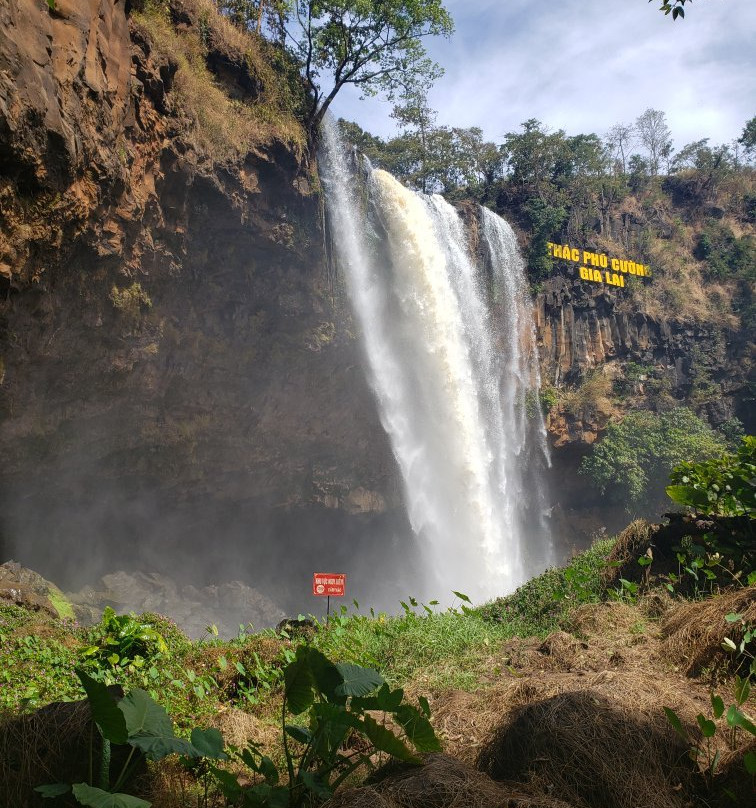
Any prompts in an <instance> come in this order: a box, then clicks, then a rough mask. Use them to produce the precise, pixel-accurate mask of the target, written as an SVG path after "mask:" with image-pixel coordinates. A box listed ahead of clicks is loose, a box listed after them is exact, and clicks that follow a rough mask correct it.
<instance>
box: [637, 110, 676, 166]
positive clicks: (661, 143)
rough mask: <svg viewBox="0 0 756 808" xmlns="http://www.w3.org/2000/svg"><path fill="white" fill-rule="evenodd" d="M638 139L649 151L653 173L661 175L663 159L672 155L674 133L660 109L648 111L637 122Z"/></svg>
mask: <svg viewBox="0 0 756 808" xmlns="http://www.w3.org/2000/svg"><path fill="white" fill-rule="evenodd" d="M635 130H636V132H637V133H638V139H639V140H640V142H641V144H642V145H643V146H644V147H645V149H646V151H648V157H649V166H650V169H651V173H652V174H653V175H656V174H658V173H659V163H660V162H661V159H662V158H663V157H669V156H670V155H671V153H672V137H671V135H672V132H671V131H670V129H669V127H668V126H667V119H666V116H665V115H664V113H663V112H661V111H660V110H658V109H651V108H649V109H647V110H646V111H645V112H644V113H643V114H642V115H641V116H640V117H639V118H638V120H637V121H636V122H635Z"/></svg>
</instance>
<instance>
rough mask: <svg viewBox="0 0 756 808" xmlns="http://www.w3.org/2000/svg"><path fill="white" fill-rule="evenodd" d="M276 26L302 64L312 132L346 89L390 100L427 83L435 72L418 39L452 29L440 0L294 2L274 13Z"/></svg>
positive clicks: (309, 126) (301, 0)
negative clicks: (348, 86)
mask: <svg viewBox="0 0 756 808" xmlns="http://www.w3.org/2000/svg"><path fill="white" fill-rule="evenodd" d="M279 24H280V28H281V31H282V34H283V35H284V36H285V39H286V41H287V43H288V44H289V45H290V47H292V49H293V50H294V53H295V54H296V56H297V58H298V59H299V61H300V63H301V64H302V66H303V72H304V79H305V82H306V83H307V86H308V89H309V91H310V93H311V103H310V109H309V111H308V112H307V115H306V125H307V128H308V130H309V131H310V132H311V133H312V134H313V135H314V134H315V133H316V132H317V129H318V127H319V125H320V121H321V120H322V118H323V116H324V115H325V113H326V111H327V110H328V107H329V106H330V104H331V102H332V101H333V99H334V98H335V97H336V95H337V94H338V92H339V90H341V88H342V87H343V86H344V85H346V84H354V85H356V86H357V87H359V88H360V90H361V91H362V92H363V93H365V94H367V95H375V94H376V93H379V92H381V93H385V94H387V95H388V96H389V97H393V96H394V94H396V93H397V92H402V91H404V92H407V91H408V90H411V89H412V88H415V87H418V86H423V85H424V84H426V83H427V82H428V81H429V80H432V79H433V77H435V76H437V75H438V74H439V69H438V66H437V65H435V64H434V63H433V62H432V61H431V60H430V59H428V58H427V56H426V53H425V50H424V48H423V46H422V42H421V40H422V39H423V38H424V37H427V36H439V35H441V36H449V35H450V34H451V33H452V31H453V30H454V24H453V22H452V20H451V17H450V16H449V14H448V13H447V11H446V10H445V9H444V7H443V5H442V4H441V1H440V0H397V1H395V2H391V3H374V2H368V1H367V0H293V2H292V3H291V4H290V8H282V9H281V12H280V16H279ZM324 76H328V77H329V79H328V80H329V86H326V87H324V85H323V77H324Z"/></svg>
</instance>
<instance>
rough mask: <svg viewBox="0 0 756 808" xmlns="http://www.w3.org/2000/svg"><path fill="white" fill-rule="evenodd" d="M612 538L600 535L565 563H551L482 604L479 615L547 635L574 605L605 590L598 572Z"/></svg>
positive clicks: (589, 600) (520, 630) (516, 629)
mask: <svg viewBox="0 0 756 808" xmlns="http://www.w3.org/2000/svg"><path fill="white" fill-rule="evenodd" d="M614 542H615V539H614V538H606V539H599V540H598V541H596V542H595V543H594V544H593V546H592V547H590V548H589V549H588V550H586V551H585V552H583V553H580V554H579V555H576V556H575V557H574V558H573V559H572V560H571V561H570V562H569V563H568V564H567V565H566V566H564V567H559V568H556V567H552V568H551V569H548V570H546V572H544V573H543V574H541V575H539V576H538V577H536V578H532V579H531V580H530V581H528V582H527V583H525V584H523V585H522V586H521V587H520V588H519V589H518V590H517V591H516V592H514V593H513V594H512V595H508V596H507V597H504V598H497V599H496V600H493V601H491V602H490V603H487V604H486V605H485V606H482V607H481V608H480V610H479V611H480V614H481V616H482V617H483V619H484V620H486V621H488V622H491V623H499V624H502V625H505V626H507V627H508V630H509V631H510V632H511V633H512V634H516V635H518V636H521V637H528V636H536V637H542V636H546V635H547V634H549V633H550V632H551V631H554V629H556V628H557V627H558V626H559V624H560V621H561V620H563V619H564V617H566V615H567V613H568V612H569V611H570V609H572V608H573V607H575V606H578V605H580V604H581V603H595V602H597V601H599V600H601V598H602V596H603V595H604V591H603V586H602V583H601V577H600V573H601V570H602V569H603V568H604V567H605V566H606V558H607V556H608V555H609V553H610V552H611V549H612V547H613V546H614Z"/></svg>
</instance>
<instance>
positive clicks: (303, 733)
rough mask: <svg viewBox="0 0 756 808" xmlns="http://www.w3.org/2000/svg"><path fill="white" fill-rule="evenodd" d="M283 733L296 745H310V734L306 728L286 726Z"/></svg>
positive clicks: (295, 725) (294, 725) (292, 725)
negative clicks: (292, 739) (295, 742)
mask: <svg viewBox="0 0 756 808" xmlns="http://www.w3.org/2000/svg"><path fill="white" fill-rule="evenodd" d="M284 732H285V733H286V734H287V735H288V736H289V737H290V738H294V740H295V741H297V743H310V741H311V740H312V733H311V732H310V730H309V729H307V727H300V726H298V725H297V724H286V726H284Z"/></svg>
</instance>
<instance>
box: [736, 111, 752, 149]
mask: <svg viewBox="0 0 756 808" xmlns="http://www.w3.org/2000/svg"><path fill="white" fill-rule="evenodd" d="M738 143H740V144H741V145H742V146H743V151H744V152H745V153H746V155H747V156H748V157H756V115H754V117H753V118H751V120H750V121H748V123H746V125H745V127H744V128H743V134H742V135H741V136H740V137H739V138H738Z"/></svg>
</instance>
